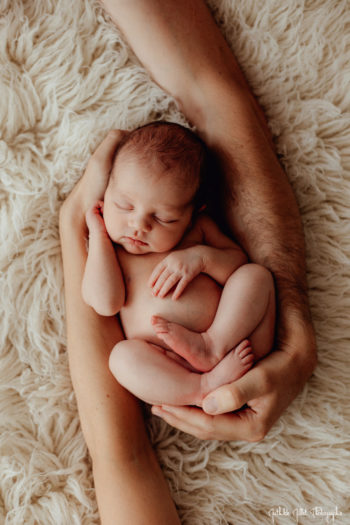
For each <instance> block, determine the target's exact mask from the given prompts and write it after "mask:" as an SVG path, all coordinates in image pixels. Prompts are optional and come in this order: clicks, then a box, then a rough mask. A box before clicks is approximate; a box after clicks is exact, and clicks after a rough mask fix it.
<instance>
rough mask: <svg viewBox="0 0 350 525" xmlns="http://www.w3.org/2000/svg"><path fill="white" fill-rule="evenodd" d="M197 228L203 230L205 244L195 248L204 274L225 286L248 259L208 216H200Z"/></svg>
mask: <svg viewBox="0 0 350 525" xmlns="http://www.w3.org/2000/svg"><path fill="white" fill-rule="evenodd" d="M197 227H198V228H200V230H201V233H202V236H203V244H200V245H198V246H194V247H193V248H194V249H195V250H196V251H197V253H199V254H201V256H202V260H203V269H202V273H206V274H208V275H210V277H212V278H213V279H215V281H217V282H218V283H219V284H221V285H222V286H223V285H224V284H225V283H226V281H227V279H228V278H229V277H230V275H232V274H233V272H234V271H235V270H237V268H239V267H240V266H242V265H243V264H245V263H247V262H248V258H247V256H246V254H245V253H244V252H243V250H242V248H241V247H240V246H239V245H238V244H236V243H235V242H234V241H232V240H231V239H230V238H229V237H227V236H226V235H225V234H224V233H222V231H221V230H220V229H219V228H218V226H217V225H216V224H215V222H214V221H213V220H212V219H211V218H210V217H209V216H208V215H202V216H200V218H199V219H198V221H197Z"/></svg>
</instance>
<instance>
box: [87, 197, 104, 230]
mask: <svg viewBox="0 0 350 525" xmlns="http://www.w3.org/2000/svg"><path fill="white" fill-rule="evenodd" d="M85 219H86V225H87V227H88V228H89V233H90V235H91V234H92V233H98V232H100V233H107V230H106V226H105V222H104V220H103V201H98V202H96V203H95V204H94V205H93V206H91V208H89V209H88V211H87V212H86V214H85Z"/></svg>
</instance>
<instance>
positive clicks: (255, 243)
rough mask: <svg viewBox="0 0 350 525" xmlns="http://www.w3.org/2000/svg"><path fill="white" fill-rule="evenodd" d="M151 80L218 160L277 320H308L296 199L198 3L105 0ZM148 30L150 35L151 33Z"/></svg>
mask: <svg viewBox="0 0 350 525" xmlns="http://www.w3.org/2000/svg"><path fill="white" fill-rule="evenodd" d="M102 3H103V5H104V7H105V9H106V10H107V11H108V12H109V13H110V14H111V16H112V19H113V20H114V22H115V23H116V24H117V25H118V26H119V27H120V28H121V30H122V31H123V33H124V35H125V36H126V38H127V39H128V41H129V43H130V44H131V46H132V47H133V49H134V51H135V52H136V54H137V55H138V57H139V58H140V60H141V61H142V63H143V64H144V65H145V66H146V67H147V68H148V70H149V71H150V73H151V74H152V76H153V78H154V79H155V81H156V82H158V83H159V84H160V85H161V86H162V87H163V88H164V89H166V90H167V91H169V92H170V93H171V94H172V95H174V96H175V97H176V99H177V100H178V101H179V103H180V105H181V107H182V109H183V111H184V113H185V115H186V116H187V118H188V119H189V120H190V121H191V122H192V123H193V124H194V125H195V126H197V129H198V131H199V133H200V134H201V135H202V136H203V138H204V139H205V140H206V142H207V144H208V145H209V146H211V147H212V148H213V149H214V150H215V151H216V152H217V153H218V157H219V158H220V161H221V165H222V169H223V173H224V177H225V180H226V185H227V188H228V191H227V192H226V197H227V202H226V207H225V209H226V215H227V220H228V223H229V225H230V226H231V229H232V231H233V232H234V234H235V236H236V237H237V238H238V241H239V242H240V243H241V245H242V246H243V247H244V249H245V250H246V251H247V253H248V255H249V257H250V259H251V260H252V261H254V262H257V263H260V264H262V265H264V266H266V267H268V268H269V269H270V270H271V271H272V272H273V273H274V275H275V279H276V284H277V289H278V300H279V305H280V308H279V312H280V320H279V321H280V322H279V327H281V328H283V329H284V331H285V330H288V327H287V325H288V324H289V321H290V319H291V317H292V315H293V314H294V315H296V316H298V317H299V318H300V321H301V322H306V323H309V322H310V316H309V309H308V301H307V294H306V277H305V276H306V272H305V254H304V238H303V231H302V225H301V220H300V215H299V211H298V207H297V203H296V200H295V197H294V195H293V192H292V190H291V187H290V185H289V182H288V179H287V177H286V175H285V173H284V172H283V170H282V168H281V166H280V164H279V162H278V160H277V158H276V155H275V153H274V150H273V146H272V141H271V137H270V133H269V130H268V128H267V125H266V122H265V119H264V116H263V113H262V111H261V109H260V107H259V105H258V104H257V102H256V100H255V98H254V96H253V95H252V93H251V91H250V89H249V87H248V85H247V83H246V81H245V78H244V76H243V75H242V72H241V70H240V68H239V66H238V64H237V61H236V60H235V57H234V55H233V54H232V52H231V50H230V48H229V46H228V45H227V43H226V41H225V40H224V38H223V36H222V35H221V33H220V31H219V29H218V28H217V27H216V25H215V23H214V20H213V18H212V16H211V14H210V12H209V11H208V9H207V7H206V5H205V3H204V2H203V1H202V0H179V1H178V2H173V1H172V0H134V1H132V2H129V1H125V0H104V1H103V2H102ZM150 34H152V38H149V35H150Z"/></svg>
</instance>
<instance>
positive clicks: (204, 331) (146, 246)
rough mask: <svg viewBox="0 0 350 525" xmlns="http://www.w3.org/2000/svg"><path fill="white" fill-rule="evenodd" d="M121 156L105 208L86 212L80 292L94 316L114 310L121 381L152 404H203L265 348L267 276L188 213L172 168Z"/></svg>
mask: <svg viewBox="0 0 350 525" xmlns="http://www.w3.org/2000/svg"><path fill="white" fill-rule="evenodd" d="M121 155H122V157H121V158H119V156H118V157H117V159H116V163H115V166H114V167H113V176H112V177H111V180H110V183H109V184H108V187H107V190H106V193H105V199H104V202H100V203H97V204H96V205H94V206H93V207H92V208H91V209H90V210H89V211H88V212H87V214H86V220H87V225H88V228H89V251H88V258H87V262H86V269H85V273H84V278H83V286H82V292H83V296H84V298H85V301H86V302H87V303H88V304H89V305H90V306H92V307H93V308H94V309H95V310H96V311H97V312H98V313H104V314H105V315H115V314H117V313H119V312H120V318H121V321H122V326H123V329H124V333H125V335H126V337H127V338H128V341H125V342H120V343H118V344H117V345H116V346H115V348H114V350H113V351H112V353H111V356H110V360H109V363H110V368H111V371H112V373H113V375H114V376H115V377H116V379H117V380H118V382H119V383H120V384H121V385H123V386H124V387H125V388H127V389H128V390H129V391H130V392H132V393H133V394H135V395H137V396H138V397H139V398H140V399H142V400H143V401H146V402H148V403H151V404H154V403H169V404H172V405H198V406H201V404H202V400H203V398H204V397H205V396H206V395H207V394H208V393H209V392H210V391H211V390H213V389H215V388H217V387H218V386H221V385H223V384H226V383H228V382H230V381H233V380H235V379H238V378H240V377H241V376H242V375H243V374H244V373H246V372H247V371H248V370H249V368H251V366H252V365H253V362H254V359H256V360H257V359H260V358H262V357H263V356H264V355H266V353H267V352H269V351H270V350H271V347H272V343H273V334H274V320H275V304H274V287H273V279H272V277H271V275H270V273H269V272H268V271H267V270H265V269H264V268H262V267H260V266H258V265H255V264H244V263H245V262H246V256H245V254H244V253H243V252H242V250H241V249H240V247H239V246H238V245H237V244H236V243H234V242H233V241H232V240H231V239H229V238H228V237H226V236H225V235H224V234H223V233H222V232H221V231H220V230H219V229H218V227H217V226H216V224H215V223H214V222H213V221H212V219H211V218H210V217H209V216H207V215H205V214H203V213H202V214H199V216H197V217H196V218H195V217H193V206H192V204H191V199H192V196H193V194H195V191H196V184H193V187H192V186H191V184H189V183H187V184H186V188H182V187H181V185H180V184H179V177H181V176H182V175H181V170H179V169H178V168H177V167H176V165H175V166H174V167H173V168H172V169H171V170H169V169H167V170H164V167H163V164H162V163H157V162H155V160H154V159H153V161H152V165H148V162H147V161H146V160H144V159H143V158H142V155H139V156H138V155H137V154H135V153H128V154H125V153H122V154H121ZM189 203H190V204H189ZM187 208H188V211H185V209H187ZM102 213H103V216H102ZM179 238H180V239H181V240H180V242H179V243H177V240H178V239H179ZM113 242H115V243H117V244H116V253H114V246H113ZM222 287H223V290H222ZM170 295H171V297H170ZM247 337H249V338H250V340H251V341H253V349H254V350H252V347H251V344H250V341H247V340H244V339H245V338H247ZM194 340H196V341H197V340H198V341H199V342H198V343H197V344H193V342H194ZM204 340H205V342H206V344H205V345H204V344H202V345H201V344H200V342H202V341H204ZM221 360H223V361H222V362H221ZM219 362H220V364H219ZM188 365H191V366H188ZM198 372H206V373H204V374H200V373H198Z"/></svg>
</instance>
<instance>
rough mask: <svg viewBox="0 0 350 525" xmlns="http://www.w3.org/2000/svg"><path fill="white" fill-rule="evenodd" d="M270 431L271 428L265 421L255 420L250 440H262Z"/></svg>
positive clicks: (252, 441)
mask: <svg viewBox="0 0 350 525" xmlns="http://www.w3.org/2000/svg"><path fill="white" fill-rule="evenodd" d="M268 431H269V428H268V425H267V423H266V422H265V421H259V422H257V421H255V423H254V426H253V428H252V429H251V430H250V434H249V438H248V440H249V441H250V442H251V443H257V442H259V441H262V440H263V439H264V438H265V437H266V434H267V433H268Z"/></svg>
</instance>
